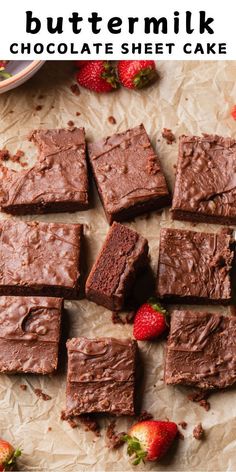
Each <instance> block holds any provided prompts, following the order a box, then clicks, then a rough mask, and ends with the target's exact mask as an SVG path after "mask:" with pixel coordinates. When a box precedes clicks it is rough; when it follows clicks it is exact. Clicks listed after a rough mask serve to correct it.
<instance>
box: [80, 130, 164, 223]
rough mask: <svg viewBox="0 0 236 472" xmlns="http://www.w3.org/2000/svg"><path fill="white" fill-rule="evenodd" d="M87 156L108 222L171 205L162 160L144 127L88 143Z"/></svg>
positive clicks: (122, 219)
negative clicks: (161, 164)
mask: <svg viewBox="0 0 236 472" xmlns="http://www.w3.org/2000/svg"><path fill="white" fill-rule="evenodd" d="M88 153H89V159H90V163H91V166H92V170H93V173H94V177H95V180H96V184H97V188H98V191H99V194H100V197H101V200H102V203H103V206H104V209H105V212H106V216H107V219H108V221H109V223H112V222H113V221H114V220H115V221H124V220H127V219H129V218H132V217H133V216H135V215H140V214H142V213H145V212H147V211H151V210H157V209H160V208H163V207H164V206H167V205H169V204H170V195H169V191H168V188H167V184H166V180H165V177H164V174H163V172H162V170H161V167H160V162H159V159H158V157H157V155H156V153H155V151H154V149H153V147H152V144H151V142H150V139H149V137H148V135H147V133H146V130H145V128H144V126H143V125H142V124H141V125H139V126H137V127H136V128H133V129H129V130H127V131H125V132H124V133H120V134H114V135H113V136H110V137H108V138H106V139H103V140H101V141H98V142H95V143H91V144H89V145H88Z"/></svg>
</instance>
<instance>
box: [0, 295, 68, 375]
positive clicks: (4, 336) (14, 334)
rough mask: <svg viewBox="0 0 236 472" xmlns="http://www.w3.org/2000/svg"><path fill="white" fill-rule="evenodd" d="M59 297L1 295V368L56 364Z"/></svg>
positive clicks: (41, 368) (42, 368)
mask: <svg viewBox="0 0 236 472" xmlns="http://www.w3.org/2000/svg"><path fill="white" fill-rule="evenodd" d="M61 311H62V299H59V298H43V297H0V372H9V373H10V372H33V373H43V374H45V373H50V372H53V371H54V370H55V369H56V367H57V357H58V343H59V337H60V325H61Z"/></svg>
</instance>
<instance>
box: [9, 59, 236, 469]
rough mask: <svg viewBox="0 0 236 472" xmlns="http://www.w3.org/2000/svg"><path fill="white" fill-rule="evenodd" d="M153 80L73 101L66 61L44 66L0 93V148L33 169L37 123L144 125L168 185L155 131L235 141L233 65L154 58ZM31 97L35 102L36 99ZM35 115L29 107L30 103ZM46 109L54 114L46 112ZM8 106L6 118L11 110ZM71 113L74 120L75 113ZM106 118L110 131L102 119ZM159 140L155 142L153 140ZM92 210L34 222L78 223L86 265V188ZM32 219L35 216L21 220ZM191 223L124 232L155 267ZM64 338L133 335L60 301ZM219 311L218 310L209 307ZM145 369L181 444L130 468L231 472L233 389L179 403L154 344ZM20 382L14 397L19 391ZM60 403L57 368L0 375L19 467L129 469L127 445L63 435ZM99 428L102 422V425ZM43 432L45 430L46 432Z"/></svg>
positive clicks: (90, 217)
mask: <svg viewBox="0 0 236 472" xmlns="http://www.w3.org/2000/svg"><path fill="white" fill-rule="evenodd" d="M158 70H159V74H160V80H159V82H158V83H156V84H154V85H153V86H151V87H150V88H148V89H146V90H143V91H140V92H136V91H128V90H124V89H121V90H119V91H118V92H115V93H112V94H107V95H101V96H99V95H95V94H93V93H90V92H89V91H86V90H84V89H81V95H80V96H75V95H74V94H73V93H72V92H71V90H70V88H69V86H70V85H71V84H72V83H73V82H74V81H73V66H72V65H71V63H65V62H54V63H47V64H45V65H44V66H43V68H42V69H41V71H40V72H39V73H38V74H37V75H36V76H35V77H34V78H33V79H31V81H30V82H28V83H27V84H25V85H23V86H22V87H20V88H19V89H16V90H15V91H11V92H8V93H7V94H5V95H1V96H0V148H2V147H3V145H6V147H7V148H9V149H10V150H11V151H16V150H17V149H23V150H24V151H26V153H27V154H26V159H27V160H28V161H29V162H30V163H32V162H33V161H34V158H35V156H36V151H35V149H33V147H32V144H29V143H27V141H26V138H27V135H28V133H29V132H30V131H31V130H32V129H34V128H38V127H45V128H47V127H63V126H67V122H68V121H69V120H73V121H74V123H75V125H76V126H84V127H85V129H86V134H87V138H88V139H89V140H93V139H97V138H101V137H103V136H106V135H110V134H112V133H115V132H119V131H124V130H125V129H126V128H128V127H132V126H136V125H138V124H139V123H140V122H143V123H144V125H145V126H146V128H147V131H148V133H149V134H150V136H151V139H152V142H153V145H154V147H155V148H156V150H157V152H158V154H159V156H160V159H161V162H162V166H163V169H164V171H165V174H166V176H167V179H168V181H169V184H170V186H171V188H172V189H173V182H174V168H173V165H174V163H175V162H176V157H177V144H174V145H172V146H168V145H167V144H166V142H165V141H164V140H163V139H162V138H161V130H162V128H163V127H169V128H171V129H172V130H173V131H174V132H175V134H176V136H179V135H180V134H182V133H190V134H192V133H194V134H199V133H201V132H209V133H218V134H222V135H229V136H232V137H236V122H234V121H233V120H232V118H231V117H230V109H231V107H232V105H233V104H234V102H236V81H235V77H236V62H223V61H222V62H175V61H170V62H160V63H159V64H158ZM40 95H44V98H43V99H42V98H41V99H40V98H39V97H40ZM40 104H41V105H42V110H41V111H36V110H35V108H36V106H37V105H40ZM52 106H53V107H54V108H52ZM12 110H13V113H11V111H12ZM77 111H78V112H80V113H81V115H80V116H79V117H77V116H76V112H77ZM110 115H113V116H114V117H115V119H116V121H117V124H116V125H112V124H110V123H109V122H108V117H109V116H110ZM159 139H160V141H158V140H159ZM95 201H96V202H95V203H94V207H93V208H92V209H91V210H89V211H87V212H80V213H75V214H57V215H47V216H45V215H43V216H40V217H35V219H37V220H40V221H62V222H70V223H75V222H80V223H84V224H85V237H86V241H87V245H88V253H89V261H88V264H89V266H90V265H91V263H92V262H93V261H94V259H95V257H96V254H97V252H98V250H99V248H100V246H101V243H102V241H103V240H104V238H105V235H106V232H107V230H108V224H107V222H106V220H105V217H104V213H103V210H102V207H101V204H100V203H99V201H98V199H97V197H96V192H95ZM25 219H34V217H25ZM170 225H173V226H176V227H191V225H189V224H187V223H173V222H171V219H170V215H169V211H168V210H165V211H164V212H163V213H162V215H161V216H160V215H159V214H158V213H152V215H150V216H149V217H147V218H146V217H144V216H142V217H139V218H136V220H135V221H132V222H130V223H129V226H130V227H132V228H135V229H136V230H137V231H139V232H140V233H142V234H143V235H144V236H146V237H147V238H148V240H149V245H150V252H151V263H152V266H153V268H154V269H156V265H157V258H158V239H159V229H160V226H161V227H162V226H170ZM202 228H204V229H207V230H210V231H216V230H217V226H214V225H209V226H207V225H198V226H197V227H196V230H200V229H202ZM66 308H67V309H68V314H67V324H68V329H69V334H70V336H81V335H85V336H88V337H91V336H109V335H113V336H117V337H125V336H127V335H130V334H131V333H132V327H131V326H128V325H125V326H121V325H114V324H112V322H111V315H110V312H109V311H107V310H105V309H104V308H102V307H98V306H96V305H94V304H93V303H91V302H87V301H86V300H82V301H79V302H66ZM217 309H219V310H220V309H221V308H217ZM140 348H141V351H142V356H143V359H144V364H145V372H146V375H145V389H144V397H143V408H145V409H147V410H148V411H150V412H152V413H153V414H154V416H155V418H156V419H165V418H166V417H167V418H169V419H172V420H174V421H176V422H179V421H182V420H185V421H187V422H188V428H187V430H186V431H184V432H183V433H184V436H185V440H184V441H179V442H178V444H177V447H176V448H174V449H172V451H171V454H169V457H168V456H167V458H166V459H165V460H164V461H162V462H161V463H159V464H147V465H146V466H145V467H144V466H142V465H141V466H139V467H138V468H136V470H147V471H148V470H153V471H213V470H214V471H234V470H236V454H235V447H236V401H235V400H236V393H235V389H231V390H229V391H225V392H221V393H217V394H214V395H213V396H212V398H211V410H210V411H209V412H206V411H205V410H204V409H203V408H201V407H200V406H199V405H198V404H194V403H191V402H189V401H188V400H187V397H186V392H187V390H186V389H184V388H175V387H166V386H165V385H164V384H163V380H162V378H163V349H164V342H162V343H140ZM22 383H26V384H27V386H28V388H27V390H26V391H24V392H22V390H21V389H20V387H19V385H20V384H22ZM36 387H40V388H42V390H43V391H45V392H46V393H48V394H49V395H51V396H52V400H50V401H47V402H45V401H43V400H41V399H39V398H37V397H36V395H35V394H34V392H33V388H36ZM64 404H65V368H62V369H61V371H60V372H59V373H58V374H57V375H55V376H54V377H52V378H49V377H45V378H43V377H40V376H39V377H37V376H7V375H2V376H1V378H0V435H1V436H2V437H4V438H5V439H7V440H9V441H11V442H12V443H13V444H15V445H20V446H22V448H23V455H22V458H21V459H20V460H19V468H20V469H21V470H63V471H66V472H72V471H96V472H97V471H126V470H127V471H131V470H133V469H134V468H133V467H132V466H131V465H130V464H129V462H128V459H127V456H126V447H124V448H121V449H119V450H118V451H115V452H114V451H110V450H109V449H107V448H106V446H105V438H104V430H103V431H102V437H101V438H95V437H94V435H93V433H85V432H84V430H83V428H80V429H75V430H73V429H71V427H70V426H69V425H68V424H67V423H66V422H62V421H61V420H60V413H61V410H62V409H63V407H64ZM199 421H201V422H202V424H203V427H204V429H205V430H206V440H205V441H196V440H195V439H194V438H193V437H192V430H193V427H194V426H195V425H196V424H197V423H198V422H199ZM130 423H131V421H130V420H128V419H125V420H122V419H118V421H117V428H118V429H119V430H124V429H126V428H127V427H128V425H129V424H130ZM103 424H106V425H107V424H108V420H104V423H103ZM48 427H51V428H52V431H51V432H48Z"/></svg>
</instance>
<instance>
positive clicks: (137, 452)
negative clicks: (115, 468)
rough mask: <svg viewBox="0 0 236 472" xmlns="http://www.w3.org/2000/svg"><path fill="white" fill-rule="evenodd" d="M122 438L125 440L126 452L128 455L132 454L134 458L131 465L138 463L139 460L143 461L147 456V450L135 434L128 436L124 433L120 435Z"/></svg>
mask: <svg viewBox="0 0 236 472" xmlns="http://www.w3.org/2000/svg"><path fill="white" fill-rule="evenodd" d="M122 440H123V441H124V442H127V444H128V447H127V453H128V455H129V456H134V460H133V462H132V464H133V465H138V464H140V462H141V461H143V462H144V461H145V457H146V456H147V452H146V451H144V449H143V448H142V446H141V443H140V441H139V439H138V438H136V437H135V436H129V435H128V434H125V435H124V436H122Z"/></svg>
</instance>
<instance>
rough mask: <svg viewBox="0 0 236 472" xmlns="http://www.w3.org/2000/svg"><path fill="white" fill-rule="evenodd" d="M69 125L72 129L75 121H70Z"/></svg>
mask: <svg viewBox="0 0 236 472" xmlns="http://www.w3.org/2000/svg"><path fill="white" fill-rule="evenodd" d="M67 125H68V126H69V127H70V128H72V126H75V124H74V121H72V120H69V121H68V123H67Z"/></svg>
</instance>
